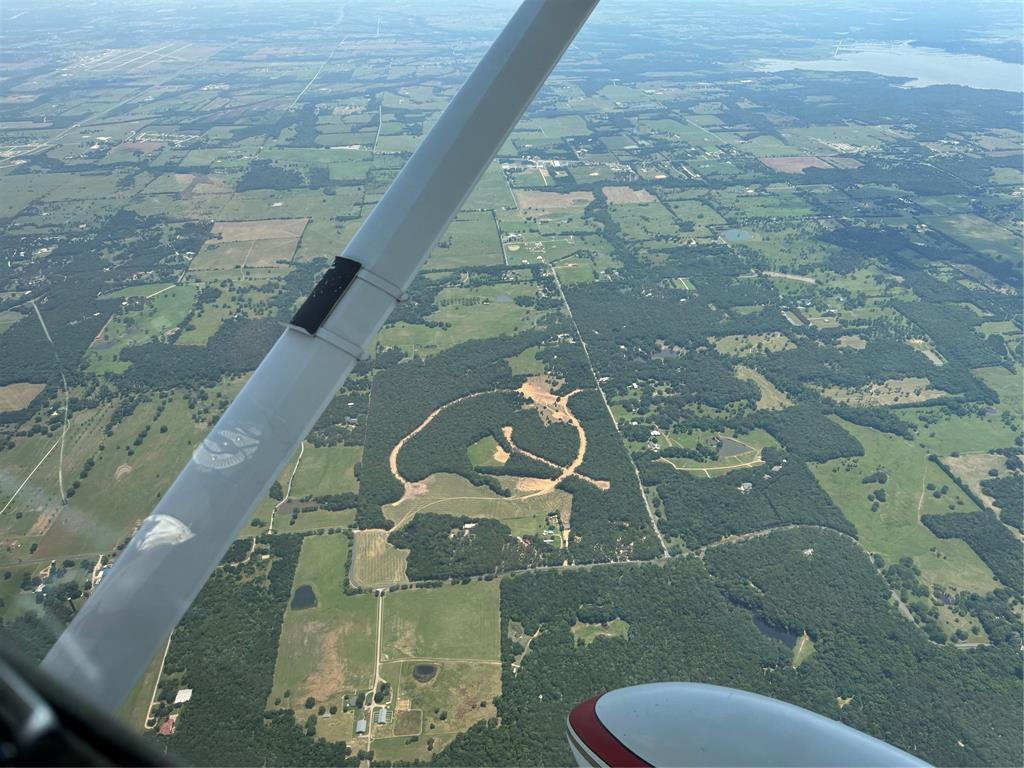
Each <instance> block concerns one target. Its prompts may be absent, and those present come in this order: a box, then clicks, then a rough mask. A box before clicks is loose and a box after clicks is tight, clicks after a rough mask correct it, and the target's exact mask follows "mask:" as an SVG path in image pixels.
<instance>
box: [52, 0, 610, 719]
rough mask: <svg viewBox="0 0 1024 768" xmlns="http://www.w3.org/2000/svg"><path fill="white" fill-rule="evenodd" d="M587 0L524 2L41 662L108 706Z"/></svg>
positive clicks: (249, 507) (362, 345) (224, 542)
mask: <svg viewBox="0 0 1024 768" xmlns="http://www.w3.org/2000/svg"><path fill="white" fill-rule="evenodd" d="M597 2H598V0H525V2H523V4H522V5H521V6H520V8H519V9H518V11H517V12H516V13H515V15H514V16H513V17H512V19H511V20H510V21H509V23H508V24H507V26H506V27H505V28H504V30H503V31H502V32H501V34H500V35H499V36H498V38H497V39H496V40H495V42H494V43H493V45H492V46H491V47H490V49H489V50H488V51H487V53H486V54H485V55H484V57H483V59H482V60H481V61H480V63H479V64H478V65H477V67H476V69H475V70H474V71H473V73H472V74H471V75H470V77H469V79H468V80H467V81H466V82H465V84H464V85H463V86H462V88H461V89H460V90H459V92H458V94H456V96H455V98H454V99H453V100H452V102H451V104H450V105H449V106H448V108H447V109H446V110H445V111H444V113H443V114H442V115H441V118H440V119H439V120H438V122H437V124H436V125H435V126H434V128H433V129H432V130H431V131H430V133H429V134H428V135H427V136H426V138H424V140H423V142H422V143H421V144H420V146H419V147H418V148H417V150H416V151H415V152H414V153H413V155H412V157H410V158H409V161H408V162H407V163H406V165H405V167H404V168H403V169H402V171H401V173H400V174H399V175H398V176H397V178H396V179H395V180H394V182H393V183H392V184H391V186H390V187H389V188H388V191H387V192H386V193H385V195H384V197H383V198H382V199H381V201H380V202H379V203H377V206H376V207H375V208H374V210H373V212H372V213H371V214H370V216H369V217H368V218H367V219H366V221H365V222H364V223H363V225H362V227H361V228H360V229H359V231H358V232H357V233H356V235H355V237H354V238H353V239H352V241H351V242H350V243H349V244H348V246H347V247H346V248H345V250H344V253H343V254H342V256H339V257H338V258H337V259H336V260H335V263H334V265H333V266H332V267H331V268H330V269H329V270H328V271H327V273H326V274H325V275H324V276H323V278H322V279H321V281H320V282H319V283H318V284H317V286H316V287H315V288H314V290H313V292H312V294H310V296H309V298H308V299H307V300H306V302H305V303H304V304H303V305H302V307H301V308H300V309H299V311H298V312H297V313H296V315H295V317H294V318H293V320H292V323H291V324H290V325H289V327H288V328H286V329H285V331H284V333H283V334H282V335H281V337H280V338H279V339H278V340H277V342H276V343H275V344H274V346H273V348H272V349H271V350H270V352H269V353H268V354H267V356H266V358H264V360H263V362H262V363H260V365H259V367H258V368H257V369H256V371H255V372H254V373H253V374H252V376H251V377H250V379H249V381H248V382H247V383H246V385H245V387H244V388H243V389H242V391H241V392H240V393H239V394H238V396H237V397H236V398H235V399H234V401H233V402H232V403H231V405H230V407H229V408H228V410H227V411H226V412H225V413H224V415H223V416H222V417H221V419H220V420H219V421H218V422H217V424H216V425H215V426H214V428H213V430H212V431H211V432H210V434H209V435H208V436H207V437H206V439H205V440H204V441H203V443H202V445H200V446H199V447H198V448H197V449H196V451H195V453H194V454H193V456H192V458H191V460H190V461H189V463H188V465H187V466H186V467H185V469H184V470H182V472H181V474H180V475H179V476H178V478H177V479H176V480H175V481H174V483H173V484H172V485H171V487H170V488H169V489H168V490H167V492H166V493H165V494H164V496H163V498H162V499H161V500H160V502H159V504H157V506H156V508H155V509H154V510H153V512H152V514H150V515H149V517H147V518H146V519H145V520H144V521H143V523H142V525H141V527H140V528H139V530H138V531H137V532H136V534H135V536H134V537H133V538H132V540H131V542H130V543H129V544H128V546H127V547H126V548H125V549H124V551H123V552H122V553H121V555H120V556H119V557H118V558H117V560H116V562H115V564H114V565H113V567H112V568H111V570H110V572H109V573H108V574H107V576H106V577H105V578H104V579H103V581H102V582H101V583H100V585H99V586H98V587H97V588H96V591H95V593H94V594H93V595H92V597H90V598H89V600H88V601H86V603H85V605H84V606H83V608H82V609H81V610H80V611H79V613H78V615H77V616H76V617H75V619H74V620H73V621H72V622H71V625H70V626H69V627H68V628H67V630H66V631H65V632H64V633H63V634H62V635H61V636H60V638H59V639H58V640H57V643H56V644H55V645H54V647H53V648H52V649H51V651H50V653H49V654H48V655H47V656H46V658H45V659H44V660H43V664H42V666H43V669H44V670H45V671H46V672H48V673H50V674H52V675H54V676H56V678H57V679H58V680H62V681H64V682H66V683H67V684H68V685H70V686H71V687H72V688H73V689H74V690H75V691H76V692H77V693H79V694H81V695H82V696H84V697H85V698H86V699H88V700H90V701H91V702H93V703H94V704H96V705H97V706H98V707H100V708H102V709H105V710H107V711H111V712H112V711H115V710H116V709H117V708H118V706H119V705H120V704H121V702H122V701H123V700H124V699H125V697H126V696H127V695H128V693H129V692H130V691H131V690H132V688H133V686H134V685H135V684H136V681H138V680H139V678H140V677H141V676H142V674H143V672H144V671H145V670H146V668H147V667H148V665H149V664H150V662H151V660H152V659H153V657H154V656H155V655H156V654H157V652H158V651H159V650H160V649H161V648H162V646H163V644H164V643H165V642H166V640H167V637H168V636H169V634H170V633H171V631H172V630H173V629H174V627H175V626H176V625H177V623H178V621H179V620H180V619H181V617H182V616H183V615H184V613H185V611H186V610H187V609H188V607H189V605H191V603H192V601H193V600H194V599H195V597H196V595H197V594H198V593H199V590H200V589H201V588H202V586H203V584H204V583H205V582H206V580H207V578H208V577H209V575H210V573H211V572H212V571H213V569H214V568H215V567H216V565H217V563H218V562H220V560H221V558H222V557H223V556H224V553H225V551H226V550H227V548H228V546H230V544H231V542H232V541H233V540H234V539H235V537H236V536H237V535H238V532H239V530H240V529H241V528H242V526H243V525H245V523H246V522H247V521H248V520H249V518H250V516H251V514H252V512H253V510H254V509H255V507H256V505H257V504H258V503H259V502H260V500H261V499H263V498H264V497H265V496H266V494H267V490H268V489H269V487H270V484H271V482H273V480H274V478H276V477H277V476H278V474H279V473H280V472H281V470H282V469H283V467H284V466H285V464H286V463H287V462H288V460H289V458H290V457H291V456H292V455H293V454H294V453H295V450H296V449H297V448H298V446H299V444H300V443H301V441H302V440H303V439H304V438H305V436H306V434H307V433H308V432H309V430H310V428H311V427H312V426H313V424H314V423H315V422H316V420H317V418H318V417H319V416H320V414H321V413H322V412H323V410H324V408H326V407H327V404H328V403H329V402H330V401H331V399H332V398H333V397H334V396H335V394H336V393H337V391H338V388H339V387H340V386H341V384H342V383H343V382H344V381H345V378H346V376H348V374H349V373H350V372H351V370H352V368H353V366H354V365H355V364H356V362H357V361H358V360H359V359H361V358H362V357H364V356H365V354H366V350H367V348H368V347H369V345H370V343H371V342H372V340H373V338H374V336H375V335H376V334H377V331H378V330H380V328H381V326H382V325H383V324H384V322H385V321H386V320H387V318H388V316H389V315H390V314H391V311H392V310H393V309H394V307H395V305H396V303H397V302H398V301H399V300H400V299H401V298H402V295H403V294H404V292H405V291H406V289H407V288H408V286H409V284H410V283H411V282H412V280H413V278H415V276H416V274H417V273H418V272H419V270H420V268H421V267H422V265H423V262H424V261H425V260H426V258H427V255H428V253H429V252H430V249H431V247H432V246H433V245H434V243H435V242H437V239H438V238H439V237H440V235H441V234H442V233H443V232H444V230H445V228H446V227H447V225H448V222H449V221H450V220H451V219H452V217H453V216H454V215H455V214H456V212H457V211H458V210H459V209H460V208H461V206H462V204H463V202H464V201H465V199H466V197H467V196H468V195H469V193H470V192H471V191H472V189H473V187H474V186H475V185H476V182H477V181H478V180H479V179H480V177H481V176H482V175H483V172H484V170H485V169H486V168H487V165H488V164H489V163H490V162H491V160H492V159H493V158H494V156H495V155H496V154H497V152H498V150H499V149H500V148H501V146H502V144H503V143H504V141H505V139H506V138H507V137H508V134H509V133H510V132H511V130H512V128H513V127H514V126H515V124H516V122H517V121H518V120H519V118H520V117H521V116H522V114H523V112H524V111H525V110H526V108H527V106H529V104H530V102H531V101H532V100H533V97H534V96H535V95H536V93H537V91H538V90H539V89H540V87H541V85H542V84H543V83H544V81H545V80H546V79H547V76H548V75H549V74H550V72H551V70H552V69H553V68H554V67H555V65H556V64H557V63H558V61H559V59H560V58H561V56H562V54H563V53H564V52H565V50H566V48H567V47H568V46H569V44H570V42H572V40H573V38H574V37H575V35H576V33H577V31H578V30H579V29H580V27H581V26H582V24H583V23H584V22H585V21H586V19H587V17H588V16H589V15H590V13H591V11H592V10H593V9H594V7H595V6H596V5H597Z"/></svg>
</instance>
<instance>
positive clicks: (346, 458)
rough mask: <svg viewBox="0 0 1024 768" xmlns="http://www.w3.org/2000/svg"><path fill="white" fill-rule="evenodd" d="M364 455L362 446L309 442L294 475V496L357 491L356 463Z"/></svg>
mask: <svg viewBox="0 0 1024 768" xmlns="http://www.w3.org/2000/svg"><path fill="white" fill-rule="evenodd" d="M362 456H363V449H362V447H360V446H349V445H329V446H322V447H316V446H313V445H310V444H309V443H306V447H305V449H304V450H303V452H302V459H301V460H300V461H299V468H298V469H297V470H296V471H295V477H294V478H292V487H291V497H292V498H293V499H301V498H305V497H306V496H326V495H329V494H332V493H345V492H352V493H355V492H356V491H358V490H359V481H358V480H356V475H355V466H356V464H357V463H358V462H359V460H360V459H361V458H362Z"/></svg>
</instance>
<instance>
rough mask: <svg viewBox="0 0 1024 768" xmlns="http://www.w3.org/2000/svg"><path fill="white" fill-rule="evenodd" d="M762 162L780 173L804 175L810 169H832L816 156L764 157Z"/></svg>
mask: <svg viewBox="0 0 1024 768" xmlns="http://www.w3.org/2000/svg"><path fill="white" fill-rule="evenodd" d="M761 162H762V163H764V164H765V165H766V166H768V167H769V168H771V169H772V170H773V171H779V172H780V173H803V172H804V171H805V170H806V169H808V168H832V167H833V166H831V165H829V164H828V163H827V162H826V161H825V160H822V159H821V158H820V157H816V156H814V155H793V156H790V157H762V158H761Z"/></svg>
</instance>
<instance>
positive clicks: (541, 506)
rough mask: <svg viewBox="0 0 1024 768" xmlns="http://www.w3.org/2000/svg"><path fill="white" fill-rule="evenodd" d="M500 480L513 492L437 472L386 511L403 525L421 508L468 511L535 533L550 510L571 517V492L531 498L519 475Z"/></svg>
mask: <svg viewBox="0 0 1024 768" xmlns="http://www.w3.org/2000/svg"><path fill="white" fill-rule="evenodd" d="M499 482H500V483H502V484H503V485H505V486H506V487H508V488H509V489H510V490H512V491H513V495H512V496H511V497H509V496H499V495H498V494H496V493H494V492H493V491H492V490H491V489H490V488H486V487H483V486H480V487H477V486H475V485H473V484H472V483H470V482H469V481H468V480H466V479H465V478H464V477H462V476H460V475H452V474H448V473H438V474H436V475H431V476H430V477H429V478H427V480H426V481H425V482H424V483H422V484H421V486H422V487H421V488H420V490H419V492H417V493H416V494H414V495H411V496H409V497H407V498H405V499H403V500H401V501H400V502H398V503H397V504H389V505H388V506H386V507H384V515H385V517H387V518H388V519H389V520H391V521H392V522H394V523H395V524H396V525H404V524H405V523H407V522H408V521H409V520H411V519H412V518H413V516H414V515H416V514H417V513H419V512H429V513H432V514H437V515H456V516H459V515H465V516H467V517H480V518H492V519H494V520H500V521H501V522H502V523H504V524H505V525H507V526H508V527H509V529H510V530H511V531H512V533H513V534H514V535H517V536H533V535H537V534H539V533H541V532H542V531H543V530H544V529H545V525H546V523H545V520H546V517H547V515H549V514H552V513H554V514H557V515H558V516H559V518H560V519H562V520H563V521H570V522H571V520H570V511H571V509H572V495H571V494H569V493H566V492H565V491H560V490H557V489H556V490H553V491H551V492H550V493H545V494H542V495H539V496H531V498H519V497H521V496H526V495H530V494H528V493H518V492H517V491H516V490H515V488H516V484H517V482H518V478H515V477H511V476H510V477H502V478H500V479H499Z"/></svg>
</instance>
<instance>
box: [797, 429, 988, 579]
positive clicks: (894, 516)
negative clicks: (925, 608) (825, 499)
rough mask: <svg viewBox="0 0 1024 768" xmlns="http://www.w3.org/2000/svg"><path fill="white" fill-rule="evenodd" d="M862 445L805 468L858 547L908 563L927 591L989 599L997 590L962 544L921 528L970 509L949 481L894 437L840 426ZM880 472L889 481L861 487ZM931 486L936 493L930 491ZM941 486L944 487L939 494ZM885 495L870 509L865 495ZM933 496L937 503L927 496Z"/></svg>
mask: <svg viewBox="0 0 1024 768" xmlns="http://www.w3.org/2000/svg"><path fill="white" fill-rule="evenodd" d="M840 423H841V425H842V426H843V428H844V429H846V430H847V431H848V432H850V434H852V435H853V436H854V437H856V438H857V440H859V441H860V443H861V445H863V446H864V455H863V456H861V457H856V458H850V459H835V460H833V461H829V462H825V463H824V464H811V465H810V468H811V471H812V472H813V473H814V476H815V477H816V478H817V479H818V482H819V483H821V486H822V487H823V488H824V489H825V491H826V492H827V493H828V494H829V496H831V497H832V500H833V501H834V502H835V503H836V506H838V507H839V509H840V510H842V512H843V514H844V515H845V516H846V517H847V518H848V519H849V520H850V522H852V523H853V524H854V526H856V528H857V534H858V538H859V539H860V542H861V544H863V545H864V547H865V549H867V550H868V551H869V552H874V553H878V554H880V555H881V556H882V557H883V558H884V559H885V562H886V563H895V562H896V561H898V560H899V559H900V558H901V557H910V558H912V559H913V560H914V562H915V563H916V564H917V566H918V567H919V568H920V569H921V577H922V579H923V581H925V582H926V583H927V584H929V585H935V586H940V587H943V588H946V589H951V590H954V591H956V590H965V591H972V592H977V593H979V594H987V593H988V592H991V591H992V589H993V588H995V587H997V586H999V585H998V582H996V580H995V578H993V576H992V572H991V571H990V570H989V568H988V566H986V565H985V564H984V563H983V562H982V561H981V559H980V558H979V557H978V555H977V554H975V552H974V550H972V549H971V548H970V547H969V546H968V545H967V544H966V542H964V541H962V540H961V539H940V538H938V537H937V536H935V534H933V533H932V532H931V531H930V530H929V529H928V528H926V527H925V525H924V524H923V523H922V522H921V516H922V515H933V514H943V513H945V512H948V511H951V510H950V509H949V506H950V505H953V507H954V509H955V510H956V511H958V512H972V511H976V510H977V507H976V506H975V505H974V502H972V501H971V500H970V499H969V498H966V497H965V496H964V494H963V492H962V491H960V489H958V488H957V487H956V486H955V485H954V484H953V482H952V481H951V480H950V479H949V477H948V476H947V475H946V474H945V473H944V472H943V471H942V470H941V469H940V468H939V467H938V466H937V465H936V464H934V463H933V462H931V461H929V460H928V451H927V450H925V449H922V448H919V447H918V446H917V445H916V444H914V443H911V442H909V441H907V440H903V439H901V438H899V437H896V436H895V435H889V434H886V433H883V432H878V431H876V430H873V429H870V428H868V427H858V426H856V425H853V424H849V423H847V422H840ZM879 469H882V470H884V471H885V473H886V474H887V475H888V481H887V482H886V483H885V484H884V485H881V486H879V485H878V484H865V483H863V482H861V481H862V480H863V479H864V478H865V477H866V476H868V475H870V474H872V473H874V472H876V471H877V470H879ZM929 484H930V485H932V486H933V488H934V490H932V489H929V488H928V485H929ZM943 486H946V487H947V488H948V490H947V492H946V493H945V494H942V493H941V489H942V487H943ZM879 487H881V488H883V489H884V490H885V497H886V500H885V501H884V502H883V503H881V504H879V506H878V509H877V510H875V511H872V509H871V505H872V503H871V501H869V500H868V498H867V497H868V494H870V493H872V492H873V491H874V490H875V489H877V488H879ZM935 492H939V493H940V498H936V497H935V496H934V495H933V493H935Z"/></svg>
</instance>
